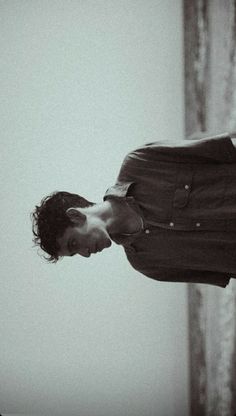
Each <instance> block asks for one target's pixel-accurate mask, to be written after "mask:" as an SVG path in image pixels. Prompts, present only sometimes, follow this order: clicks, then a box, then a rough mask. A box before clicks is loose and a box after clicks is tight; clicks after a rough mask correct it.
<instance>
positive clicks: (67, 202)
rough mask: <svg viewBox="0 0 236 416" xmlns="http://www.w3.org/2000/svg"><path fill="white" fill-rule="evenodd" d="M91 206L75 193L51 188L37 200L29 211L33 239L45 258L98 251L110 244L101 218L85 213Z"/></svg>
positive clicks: (87, 255)
mask: <svg viewBox="0 0 236 416" xmlns="http://www.w3.org/2000/svg"><path fill="white" fill-rule="evenodd" d="M93 206H95V204H94V203H92V202H89V201H87V200H86V199H84V198H82V197H81V196H79V195H77V194H71V193H69V192H54V193H53V194H51V195H49V196H47V197H45V198H44V199H43V200H42V201H41V205H40V206H36V207H35V211H34V212H33V213H32V222H33V226H32V230H33V234H34V240H33V241H34V243H35V244H36V245H39V246H40V247H41V249H42V250H44V251H45V252H46V253H48V254H49V258H48V260H49V261H52V262H56V261H57V260H58V258H59V257H60V256H64V255H65V256H68V255H73V254H76V253H78V254H81V255H83V256H85V257H89V255H90V253H91V252H97V251H101V250H102V249H103V248H105V247H109V246H110V245H111V241H110V239H109V235H108V233H107V231H106V229H105V227H104V224H103V223H102V221H101V220H100V219H99V217H97V216H96V215H86V210H88V209H89V208H90V207H93Z"/></svg>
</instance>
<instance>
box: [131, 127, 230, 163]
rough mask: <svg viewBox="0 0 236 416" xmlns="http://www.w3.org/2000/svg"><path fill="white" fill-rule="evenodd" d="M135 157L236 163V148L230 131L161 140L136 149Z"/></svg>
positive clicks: (171, 160)
mask: <svg viewBox="0 0 236 416" xmlns="http://www.w3.org/2000/svg"><path fill="white" fill-rule="evenodd" d="M131 157H133V158H134V159H135V158H136V159H140V158H142V159H145V158H147V159H149V160H152V161H165V162H177V163H212V162H213V163H235V162H236V149H235V147H234V145H233V143H232V140H231V137H230V135H229V134H228V133H223V134H220V135H216V136H207V137H201V136H200V137H199V136H197V135H195V136H194V138H193V136H191V137H190V138H188V139H185V140H159V141H156V142H153V143H147V144H145V145H144V146H143V147H140V148H138V149H136V150H135V151H134V152H133V153H132V156H131Z"/></svg>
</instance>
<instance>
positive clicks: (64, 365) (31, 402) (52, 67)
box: [0, 0, 188, 416]
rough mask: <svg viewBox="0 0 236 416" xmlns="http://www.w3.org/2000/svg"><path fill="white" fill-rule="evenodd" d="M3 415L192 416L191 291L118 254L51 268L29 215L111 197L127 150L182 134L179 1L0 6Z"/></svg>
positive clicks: (103, 0) (89, 0) (0, 362)
mask: <svg viewBox="0 0 236 416" xmlns="http://www.w3.org/2000/svg"><path fill="white" fill-rule="evenodd" d="M0 35H1V36H0V42H1V44H0V45H1V46H0V52H1V85H0V91H1V113H0V115H1V187H0V189H1V237H0V238H1V282H0V285H1V290H0V334H1V343H0V368H1V385H0V409H1V412H3V413H4V412H5V413H17V414H18V413H24V414H30V415H31V414H42V415H50V416H51V415H58V416H60V415H65V414H66V415H70V416H118V415H119V416H157V415H158V416H175V415H176V416H177V415H178V416H179V415H180V414H181V416H184V415H186V416H187V415H188V351H187V347H188V343H187V299H186V285H185V284H174V283H173V284H169V283H166V284H165V283H159V282H155V281H153V280H151V279H148V278H146V277H145V276H142V275H141V274H138V273H137V272H136V271H135V270H133V269H132V268H131V267H130V266H129V264H128V261H127V260H126V258H125V255H124V253H123V250H122V248H121V247H118V246H115V245H113V246H112V247H111V248H110V249H109V250H105V251H104V252H102V253H100V254H97V255H96V256H93V257H92V258H91V259H89V260H88V259H85V258H80V257H79V256H76V257H74V258H73V259H63V260H62V261H61V262H59V263H58V264H57V265H48V264H46V263H45V261H43V260H42V259H41V258H40V257H39V256H38V255H37V250H36V249H33V248H32V243H31V239H32V234H31V222H30V219H29V215H30V212H31V211H32V209H33V207H34V205H35V204H37V203H39V202H40V199H41V198H42V197H43V196H44V195H47V194H48V193H50V192H52V191H54V190H67V191H70V192H78V193H81V194H82V195H84V196H85V197H87V198H88V199H90V200H92V201H101V200H102V197H103V194H104V192H105V191H106V189H107V188H108V187H109V186H111V185H112V184H114V181H115V179H116V176H117V173H118V171H119V168H120V165H121V162H122V160H123V157H124V156H125V154H126V153H127V152H128V151H129V150H132V149H133V148H135V147H136V146H139V145H141V144H143V143H144V142H150V141H154V140H155V139H158V138H169V137H174V138H176V139H178V138H182V137H183V135H184V90H183V79H184V75H183V15H182V2H181V1H179V0H159V1H158V0H148V1H147V0H145V1H144V0H100V1H99V0H97V1H96V0H87V1H84V0H78V1H70V0H66V1H25V0H21V1H15V0H11V1H0Z"/></svg>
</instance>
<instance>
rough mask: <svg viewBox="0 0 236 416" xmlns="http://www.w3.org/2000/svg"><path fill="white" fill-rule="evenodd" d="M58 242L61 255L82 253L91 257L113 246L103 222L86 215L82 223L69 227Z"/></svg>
mask: <svg viewBox="0 0 236 416" xmlns="http://www.w3.org/2000/svg"><path fill="white" fill-rule="evenodd" d="M57 242H58V244H59V247H60V249H59V256H73V255H75V254H80V255H81V256H84V257H89V256H90V254H92V253H97V252H99V251H102V250H103V249H104V248H107V247H110V246H111V239H110V237H109V234H108V232H107V231H106V229H105V227H104V225H103V223H102V222H101V221H99V220H98V219H94V218H91V217H86V220H85V221H84V223H83V224H82V225H76V224H75V225H72V226H69V227H67V229H66V230H65V232H64V234H63V236H62V237H59V238H58V239H57Z"/></svg>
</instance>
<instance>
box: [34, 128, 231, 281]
mask: <svg viewBox="0 0 236 416" xmlns="http://www.w3.org/2000/svg"><path fill="white" fill-rule="evenodd" d="M234 142H235V139H233V138H232V136H230V135H229V134H227V133H225V134H221V135H218V136H212V137H205V138H198V139H191V140H182V141H177V142H176V141H173V142H172V141H158V142H154V143H149V144H146V145H144V146H142V147H140V148H138V149H136V150H134V151H133V152H131V153H129V154H128V155H127V156H126V158H125V159H124V162H123V164H122V167H121V169H120V173H119V175H118V178H117V181H116V183H115V185H114V186H112V187H111V188H109V189H108V190H107V191H106V193H105V196H104V198H103V201H102V202H101V203H96V204H94V203H91V202H89V201H87V200H86V199H84V198H82V197H80V196H79V195H76V194H70V193H67V192H56V193H54V194H52V195H50V196H48V197H46V198H44V200H43V201H42V202H41V205H40V206H36V209H35V211H34V213H33V232H34V242H35V243H36V244H38V245H40V247H41V248H42V249H43V250H44V251H46V252H47V253H48V254H49V260H50V261H54V262H55V261H57V260H58V258H59V257H63V256H73V255H75V254H80V255H82V256H85V257H89V256H90V255H91V254H93V253H97V252H99V251H102V250H103V249H105V248H108V247H110V245H111V244H112V241H114V242H115V243H117V244H121V245H122V246H123V247H124V250H125V253H126V256H127V258H128V260H129V262H130V264H131V265H132V266H133V267H134V269H136V270H138V271H139V272H140V273H143V274H144V275H146V276H147V277H150V278H152V279H155V280H159V281H172V282H189V283H193V282H195V283H207V284H212V285H217V286H220V287H225V286H226V285H227V284H228V283H229V280H230V278H231V277H234V278H235V277H236V150H235V147H234V145H235V143H234Z"/></svg>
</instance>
